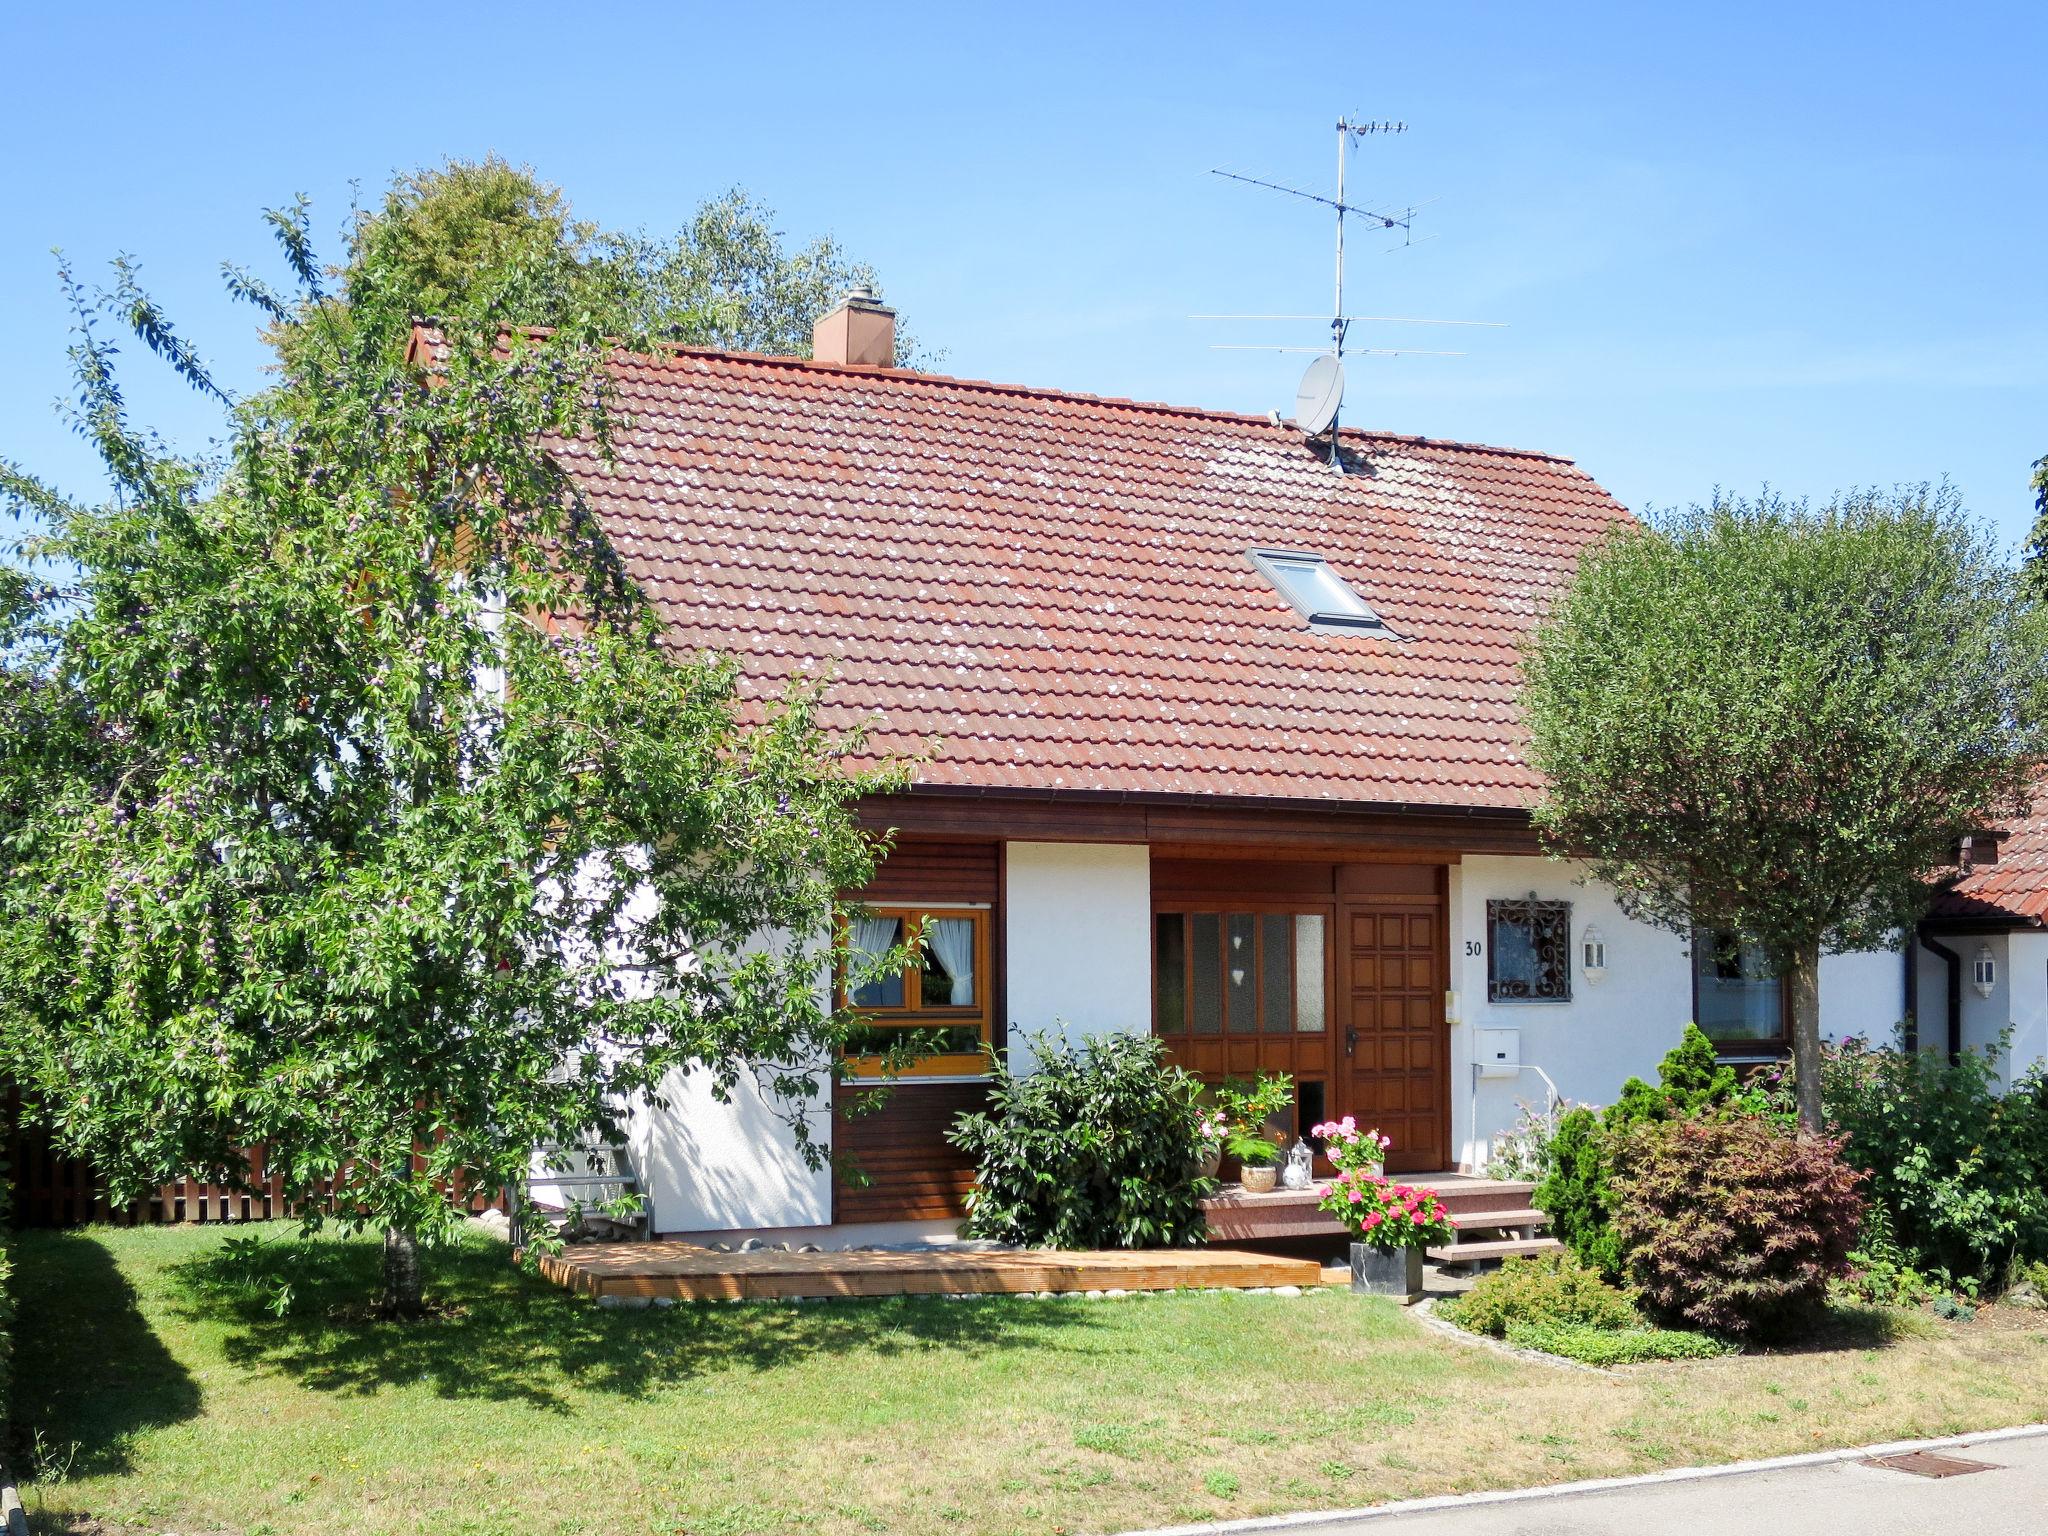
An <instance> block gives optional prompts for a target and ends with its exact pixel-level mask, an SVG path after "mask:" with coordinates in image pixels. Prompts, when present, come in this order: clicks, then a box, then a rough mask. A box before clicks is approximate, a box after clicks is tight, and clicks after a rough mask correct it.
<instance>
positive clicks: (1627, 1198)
mask: <svg viewBox="0 0 2048 1536" xmlns="http://www.w3.org/2000/svg"><path fill="white" fill-rule="evenodd" d="M1616 1151H1617V1162H1618V1167H1617V1172H1616V1174H1615V1176H1614V1179H1613V1184H1612V1194H1613V1199H1614V1222H1613V1226H1614V1235H1615V1237H1616V1239H1617V1240H1618V1242H1619V1243H1620V1245H1621V1250H1622V1258H1623V1268H1624V1270H1625V1272H1626V1273H1627V1276H1628V1278H1629V1280H1630V1281H1631V1282H1632V1283H1633V1284H1634V1285H1635V1286H1636V1287H1637V1290H1638V1295H1639V1300H1640V1303H1641V1305H1642V1306H1643V1308H1644V1309H1645V1310H1646V1311H1647V1312H1648V1313H1649V1314H1650V1315H1651V1316H1652V1317H1653V1318H1654V1319H1656V1320H1658V1321H1660V1322H1664V1323H1667V1324H1670V1325H1672V1326H1677V1327H1691V1328H1701V1329H1705V1330H1707V1331H1709V1332H1712V1333H1717V1334H1722V1335H1725V1336H1728V1337H1731V1338H1736V1339H1747V1338H1755V1337H1761V1336H1771V1335H1781V1334H1784V1333H1786V1332H1789V1331H1792V1330H1794V1329H1796V1328H1798V1327H1799V1326H1801V1325H1802V1324H1805V1323H1808V1322H1810V1321H1812V1320H1813V1319H1814V1318H1815V1317H1816V1316H1817V1314H1818V1313H1819V1312H1820V1310H1821V1309H1822V1308H1823V1307H1824V1306H1825V1304H1826V1300H1827V1293H1828V1284H1829V1282H1830V1281H1832V1280H1835V1279H1837V1278H1839V1277H1841V1276H1844V1275H1846V1274H1847V1273H1848V1270H1849V1253H1850V1250H1851V1249H1853V1248H1854V1247H1855V1245H1856V1238H1857V1233H1858V1231H1859V1229H1860V1225H1861V1221H1862V1216H1863V1195H1862V1191H1861V1185H1862V1183H1863V1175H1862V1174H1861V1173H1859V1172H1858V1171H1857V1170H1856V1169H1854V1168H1851V1167H1850V1166H1849V1165H1848V1164H1847V1163H1845V1162H1844V1161H1843V1160H1842V1155H1841V1143H1840V1142H1839V1141H1834V1140H1829V1139H1827V1138H1824V1137H1815V1136H1805V1135H1800V1134H1797V1133H1795V1132H1793V1131H1791V1130H1788V1129H1786V1128H1784V1127H1781V1126H1778V1125H1775V1124H1773V1123H1772V1122H1771V1121H1769V1120H1766V1119H1763V1118H1761V1117H1757V1116H1741V1117H1735V1118H1729V1119H1712V1118H1693V1119H1686V1120H1674V1121H1669V1122H1665V1123H1662V1124H1656V1123H1652V1124H1647V1125H1643V1126H1639V1127H1637V1128H1636V1129H1635V1130H1633V1131H1631V1132H1629V1133H1628V1134H1627V1136H1626V1137H1625V1138H1624V1139H1623V1140H1622V1142H1621V1144H1620V1145H1619V1146H1618V1147H1617V1149H1616Z"/></svg>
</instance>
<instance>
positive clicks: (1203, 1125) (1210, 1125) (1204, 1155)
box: [1195, 1109, 1230, 1179]
mask: <svg viewBox="0 0 2048 1536" xmlns="http://www.w3.org/2000/svg"><path fill="white" fill-rule="evenodd" d="M1229 1135H1230V1125H1229V1123H1228V1122H1227V1121H1226V1120H1224V1118H1223V1116H1222V1115H1220V1114H1218V1113H1217V1112H1216V1111H1215V1110H1213V1109H1205V1110H1203V1111H1202V1114H1201V1118H1200V1119H1199V1120H1197V1121H1196V1122H1195V1140H1196V1142H1197V1144H1198V1145H1199V1146H1200V1148H1201V1158H1200V1160H1199V1162H1198V1164H1197V1166H1198V1167H1200V1169H1201V1170H1202V1177H1203V1178H1205V1179H1213V1178H1215V1177H1216V1170H1217V1169H1218V1168H1219V1167H1221V1166H1222V1164H1223V1143H1224V1140H1225V1138H1227V1137H1228V1136H1229Z"/></svg>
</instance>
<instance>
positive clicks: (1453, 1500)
mask: <svg viewBox="0 0 2048 1536" xmlns="http://www.w3.org/2000/svg"><path fill="white" fill-rule="evenodd" d="M2037 1435H2048V1424H2019V1425H2015V1426H2014V1427H2013V1428H2011V1429H1986V1430H1980V1431H1978V1432H1977V1433H1975V1434H1968V1435H1945V1436H1943V1437H1942V1438H1940V1439H1938V1440H1891V1441H1887V1442H1885V1443H1883V1444H1881V1445H1858V1446H1849V1447H1846V1448H1844V1449H1842V1450H1835V1451H1803V1452H1801V1453H1799V1454H1798V1455H1794V1456H1772V1457H1768V1458H1766V1459H1764V1460H1762V1461H1731V1462H1729V1463H1728V1464H1727V1465H1726V1466H1719V1467H1674V1468H1672V1469H1671V1470H1670V1471H1668V1472H1645V1473H1643V1474H1641V1475H1640V1476H1636V1477H1595V1478H1587V1479H1585V1480H1584V1481H1582V1482H1576V1483H1552V1484H1549V1485H1547V1486H1545V1487H1542V1488H1513V1489H1501V1490H1499V1491H1497V1492H1489V1493H1444V1494H1438V1495H1436V1496H1435V1497H1433V1498H1427V1499H1402V1500H1400V1501H1399V1502H1398V1503H1393V1504H1374V1505H1370V1506H1368V1507H1366V1508H1364V1509H1326V1510H1313V1511H1305V1512H1303V1513H1301V1514H1298V1515H1262V1516H1258V1517H1255V1518H1253V1519H1248V1520H1218V1521H1214V1522H1211V1523H1208V1524H1204V1525H1163V1526H1154V1527H1151V1528H1149V1529H1146V1530H1140V1531H1126V1532H1123V1533H1121V1536H1234V1533H1238V1532H1244V1533H1252V1532H1260V1531H1310V1530H1314V1529H1316V1528H1318V1527H1320V1526H1339V1525H1351V1524H1355V1523H1357V1522H1359V1521H1364V1520H1386V1519H1390V1518H1392V1517H1393V1516H1395V1515H1414V1514H1423V1513H1426V1512H1431V1511H1442V1510H1457V1509H1478V1508H1482V1507H1484V1506H1486V1505H1490V1504H1517V1503H1531V1504H1534V1503H1540V1502H1543V1501H1545V1500H1550V1499H1562V1498H1569V1497H1570V1496H1571V1495H1573V1494H1579V1493H1608V1492H1612V1491H1614V1490H1616V1489H1623V1488H1652V1487H1656V1486H1658V1485H1659V1484H1662V1483H1696V1482H1706V1481H1708V1480H1709V1479H1712V1478H1720V1477H1740V1476H1742V1475H1743V1474H1744V1473H1748V1472H1782V1471H1785V1470H1788V1469H1790V1468H1794V1467H1824V1466H1828V1465H1831V1464H1833V1463H1835V1462H1843V1461H1863V1460H1865V1459H1866V1458H1869V1457H1872V1456H1898V1455H1902V1454H1904V1453H1905V1452H1907V1451H1938V1450H1959V1449H1962V1448H1963V1447H1966V1446H1973V1445H1992V1444H1996V1443H1997V1442H1998V1441H2000V1440H2026V1439H2031V1438H2033V1437H2035V1436H2037Z"/></svg>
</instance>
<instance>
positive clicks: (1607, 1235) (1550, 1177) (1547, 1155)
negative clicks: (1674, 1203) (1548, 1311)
mask: <svg viewBox="0 0 2048 1536" xmlns="http://www.w3.org/2000/svg"><path fill="white" fill-rule="evenodd" d="M1764 1107H1765V1105H1764V1100H1763V1098H1762V1096H1761V1095H1760V1094H1757V1093H1755V1092H1753V1091H1750V1090H1747V1089H1745V1088H1744V1087H1743V1086H1742V1085H1741V1084H1740V1083H1739V1082H1737V1080H1736V1077H1735V1073H1734V1072H1733V1071H1732V1070H1731V1069H1730V1068H1728V1067H1725V1066H1723V1065H1721V1063H1720V1060H1719V1059H1718V1057H1717V1056H1716V1055H1715V1052H1714V1042H1713V1041H1711V1040H1709V1039H1708V1038H1707V1037H1706V1036H1705V1035H1704V1034H1702V1033H1701V1032H1700V1030H1699V1028H1698V1026H1697V1025H1693V1024H1688V1025H1686V1026H1685V1034H1684V1035H1683V1036H1682V1037H1681V1038H1680V1040H1679V1042H1678V1044H1677V1045H1675V1046H1673V1047H1672V1048H1671V1050H1670V1051H1669V1052H1667V1053H1666V1054H1665V1057H1664V1060H1663V1061H1662V1062H1660V1063H1659V1064H1658V1067H1657V1084H1656V1086H1655V1087H1652V1086H1651V1085H1650V1084H1648V1083H1646V1082H1644V1081H1643V1080H1642V1079H1641V1078H1639V1077H1632V1078H1630V1079H1629V1080H1628V1081H1627V1082H1626V1083H1624V1084H1622V1088H1621V1096H1620V1097H1619V1098H1618V1099H1616V1100H1615V1101H1614V1103H1613V1104H1611V1105H1609V1106H1608V1107H1607V1108H1606V1109H1605V1110H1599V1111H1596V1110H1594V1109H1592V1108H1590V1107H1588V1106H1584V1105H1581V1106H1579V1107H1578V1108H1576V1109H1570V1110H1567V1111H1565V1113H1564V1114H1563V1115H1561V1116H1559V1117H1558V1121H1557V1129H1556V1132H1555V1134H1553V1135H1552V1137H1551V1139H1550V1143H1549V1145H1548V1146H1547V1147H1545V1148H1544V1149H1543V1151H1542V1153H1541V1154H1540V1156H1539V1157H1538V1159H1537V1160H1538V1161H1540V1163H1541V1164H1542V1166H1543V1168H1544V1169H1545V1172H1544V1175H1543V1178H1542V1180H1541V1181H1540V1182H1539V1183H1538V1184H1537V1186H1536V1192H1535V1195H1534V1199H1535V1202H1536V1204H1537V1205H1538V1206H1539V1207H1540V1208H1541V1209H1542V1211H1543V1213H1544V1214H1545V1215H1546V1216H1548V1217H1549V1218H1550V1230H1551V1231H1552V1232H1553V1233H1555V1234H1556V1235H1557V1238H1558V1240H1559V1241H1560V1242H1562V1243H1563V1244H1564V1245H1565V1246H1566V1247H1568V1248H1570V1249H1571V1251H1572V1252H1573V1253H1575V1254H1577V1255H1578V1257H1579V1259H1580V1261H1581V1262H1582V1263H1585V1264H1588V1265H1590V1266H1591V1267H1592V1268H1594V1269H1596V1270H1598V1271H1599V1272H1600V1273H1601V1274H1602V1275H1605V1276H1606V1277H1607V1278H1608V1279H1610V1280H1618V1279H1620V1278H1621V1274H1622V1253H1621V1245H1620V1243H1619V1242H1618V1241H1617V1240H1616V1238H1615V1235H1614V1226H1613V1223H1614V1192H1613V1188H1612V1186H1613V1181H1614V1154H1615V1148H1616V1146H1617V1144H1618V1142H1619V1140H1620V1138H1621V1137H1622V1136H1624V1135H1625V1134H1626V1133H1627V1132H1629V1131H1630V1130H1632V1129H1634V1128H1635V1127H1636V1126H1639V1125H1649V1124H1661V1123H1663V1122H1665V1121H1668V1120H1674V1119H1678V1118H1681V1117H1684V1116H1692V1115H1722V1116H1725V1115H1754V1114H1758V1113H1761V1112H1762V1111H1763V1109H1764Z"/></svg>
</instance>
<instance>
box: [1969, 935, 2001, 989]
mask: <svg viewBox="0 0 2048 1536" xmlns="http://www.w3.org/2000/svg"><path fill="white" fill-rule="evenodd" d="M1971 979H1972V981H1973V983H1974V984H1975V986H1976V988H1977V995H1978V996H1979V997H1989V996H1990V995H1991V989H1992V988H1993V987H1995V986H1997V985H1998V958H1997V956H1995V955H1993V954H1992V953H1991V946H1990V945H1989V944H1979V945H1978V946H1977V965H1976V969H1975V973H1974V975H1973V976H1972V978H1971Z"/></svg>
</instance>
